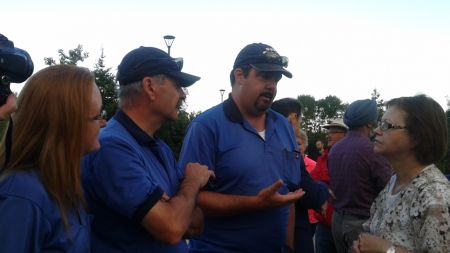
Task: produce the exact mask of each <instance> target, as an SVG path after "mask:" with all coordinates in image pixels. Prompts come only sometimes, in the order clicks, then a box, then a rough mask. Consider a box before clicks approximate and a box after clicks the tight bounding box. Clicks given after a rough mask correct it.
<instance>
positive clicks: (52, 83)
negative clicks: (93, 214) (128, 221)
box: [0, 65, 94, 231]
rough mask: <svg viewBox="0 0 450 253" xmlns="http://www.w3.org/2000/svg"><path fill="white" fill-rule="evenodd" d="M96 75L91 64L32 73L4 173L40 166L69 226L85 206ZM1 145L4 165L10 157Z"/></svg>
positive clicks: (16, 118)
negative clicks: (86, 160) (83, 175)
mask: <svg viewBox="0 0 450 253" xmlns="http://www.w3.org/2000/svg"><path fill="white" fill-rule="evenodd" d="M93 85H94V75H93V74H92V73H91V72H90V71H89V70H88V69H86V68H80V67H76V66H70V65H57V66H51V67H48V68H45V69H43V70H41V71H39V72H37V73H35V74H34V75H33V76H31V77H30V78H29V79H28V81H27V82H26V84H25V86H24V87H23V89H22V91H21V92H20V95H19V97H18V99H17V104H18V106H19V109H18V110H17V111H16V112H15V113H14V114H13V115H12V119H13V121H14V128H13V133H12V140H13V145H12V151H11V159H10V162H9V164H8V166H7V168H6V172H5V173H4V174H5V175H8V174H12V173H14V172H18V171H26V170H37V171H39V172H40V176H41V179H42V184H43V186H44V188H45V189H46V190H47V192H48V193H49V194H51V195H52V196H53V197H54V199H55V200H56V203H57V204H58V206H59V210H60V213H61V217H62V219H63V222H64V227H65V228H66V230H67V231H69V230H68V228H69V223H68V220H67V214H68V213H69V212H70V211H71V210H75V213H76V214H77V215H79V209H78V208H79V206H80V204H81V205H82V206H83V208H85V209H86V204H85V201H84V199H83V194H82V188H81V176H80V167H81V160H82V158H83V154H84V142H85V136H86V129H87V123H88V120H89V118H88V113H89V109H90V104H91V96H92V89H93ZM4 154H5V147H4V145H2V147H1V161H0V166H1V167H3V163H4V160H5V155H4Z"/></svg>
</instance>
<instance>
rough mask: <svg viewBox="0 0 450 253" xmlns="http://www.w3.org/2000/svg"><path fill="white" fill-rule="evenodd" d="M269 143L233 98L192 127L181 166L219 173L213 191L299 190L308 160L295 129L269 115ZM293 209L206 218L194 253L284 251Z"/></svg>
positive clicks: (245, 193)
mask: <svg viewBox="0 0 450 253" xmlns="http://www.w3.org/2000/svg"><path fill="white" fill-rule="evenodd" d="M266 115H267V117H266V129H265V140H263V139H262V138H261V136H260V135H259V133H258V132H257V131H256V130H255V129H254V128H253V127H252V126H251V125H250V124H249V123H248V122H247V120H245V118H244V117H243V116H242V114H241V113H240V111H239V109H238V107H237V106H236V104H235V103H234V101H233V99H232V98H231V97H230V98H229V99H228V100H226V101H225V102H224V103H222V104H220V105H218V106H216V107H213V108H211V109H210V110H208V111H206V112H204V113H202V114H201V115H199V116H198V117H197V118H196V119H195V120H194V121H193V122H191V124H190V125H189V127H188V130H187V133H186V137H185V140H184V144H183V149H182V152H181V155H180V160H179V161H180V165H181V167H182V168H183V167H184V166H185V165H186V164H187V163H190V162H194V163H195V162H198V163H200V164H203V165H206V166H208V168H209V169H211V170H213V171H214V173H215V174H216V179H215V180H212V181H211V183H210V184H209V190H210V191H212V192H217V193H222V194H228V195H243V196H255V195H257V194H258V193H259V192H260V191H261V190H263V189H265V188H267V187H269V186H270V185H272V184H274V183H275V182H276V181H277V180H279V179H282V180H283V182H284V183H283V186H282V187H281V188H280V189H279V190H278V193H280V194H283V195H284V194H287V193H289V191H290V190H291V191H293V190H296V189H298V187H299V184H300V170H299V168H300V162H301V161H302V156H301V155H300V154H299V152H298V146H297V142H296V139H295V135H294V131H293V129H292V126H291V124H290V123H289V122H288V121H287V120H286V119H285V118H284V117H283V116H282V115H280V114H278V113H276V112H274V111H272V110H269V111H268V112H267V114H266ZM288 213H289V206H286V207H283V208H278V209H273V210H267V211H262V212H256V213H248V214H244V215H238V216H229V217H225V218H207V217H205V227H204V230H203V234H202V235H201V236H199V237H196V238H194V239H192V240H190V242H189V249H190V251H191V252H282V249H283V246H284V244H285V242H286V227H287V219H288Z"/></svg>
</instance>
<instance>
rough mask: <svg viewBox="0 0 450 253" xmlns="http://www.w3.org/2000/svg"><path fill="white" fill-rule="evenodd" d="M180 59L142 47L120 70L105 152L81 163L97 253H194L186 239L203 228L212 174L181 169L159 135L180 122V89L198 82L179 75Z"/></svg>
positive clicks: (191, 167)
mask: <svg viewBox="0 0 450 253" xmlns="http://www.w3.org/2000/svg"><path fill="white" fill-rule="evenodd" d="M182 67H183V59H182V58H171V57H170V56H169V55H168V54H166V53H165V52H164V51H162V50H159V49H157V48H152V47H140V48H137V49H135V50H132V51H131V52H129V53H128V54H127V55H126V56H125V57H124V58H123V60H122V62H121V63H120V65H119V67H118V73H117V80H118V81H119V84H120V88H119V110H118V111H117V113H116V115H114V117H113V118H112V119H111V120H110V121H109V122H108V124H109V127H105V128H104V129H103V130H102V131H101V133H100V137H99V138H100V140H99V141H100V144H101V149H100V150H99V151H97V152H96V153H93V154H92V155H89V156H86V157H85V158H84V160H83V168H82V182H83V188H84V193H85V198H86V201H87V203H88V206H89V210H90V211H91V213H92V214H93V215H95V220H94V221H93V223H92V226H91V227H92V252H94V253H95V252H102V253H103V252H109V253H111V252H113V253H114V252H135V253H136V252H137V253H138V252H188V249H187V245H186V242H185V240H182V239H183V238H184V239H189V238H192V237H193V236H197V235H199V234H200V233H201V231H202V229H203V213H202V211H201V210H200V209H199V208H196V205H197V204H196V202H197V196H198V192H199V190H200V188H202V187H203V186H204V185H205V184H206V183H207V181H208V180H209V179H210V178H214V172H213V171H211V170H208V168H207V167H206V166H201V165H199V164H191V163H189V164H186V165H185V167H183V169H181V168H180V167H179V166H178V164H177V161H176V160H175V157H174V155H173V153H172V151H171V150H170V148H169V147H168V146H167V145H166V144H165V143H164V142H163V141H161V140H160V139H158V138H157V137H156V136H155V135H154V133H155V132H156V131H157V130H158V129H159V128H160V127H161V126H162V125H163V124H164V123H166V122H173V121H176V120H177V117H178V111H179V108H180V106H181V104H182V102H183V101H184V99H185V98H186V95H185V93H184V91H183V89H182V87H188V86H190V85H192V84H193V83H195V82H196V81H198V80H199V79H200V78H199V77H197V76H193V75H190V74H186V73H183V72H181V69H182Z"/></svg>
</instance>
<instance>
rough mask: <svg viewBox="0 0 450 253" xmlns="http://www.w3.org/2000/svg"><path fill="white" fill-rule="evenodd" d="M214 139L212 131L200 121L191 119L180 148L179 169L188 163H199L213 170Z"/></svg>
mask: <svg viewBox="0 0 450 253" xmlns="http://www.w3.org/2000/svg"><path fill="white" fill-rule="evenodd" d="M214 142H215V140H214V137H213V134H212V132H211V131H210V129H209V128H207V127H206V126H205V125H203V124H202V123H199V122H196V121H193V122H192V123H191V124H189V126H188V129H187V131H186V137H185V138H184V143H183V148H182V150H181V154H180V159H179V164H180V167H181V169H182V170H183V171H184V168H185V167H186V165H187V164H188V163H199V164H201V165H206V166H208V169H210V170H213V171H214V170H215V161H216V156H215V144H214Z"/></svg>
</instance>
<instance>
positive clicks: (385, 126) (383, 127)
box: [378, 120, 408, 131]
mask: <svg viewBox="0 0 450 253" xmlns="http://www.w3.org/2000/svg"><path fill="white" fill-rule="evenodd" d="M378 125H379V126H380V129H381V131H387V130H388V129H390V128H392V129H408V127H405V126H396V125H392V124H390V123H387V122H386V120H383V121H381V122H379V123H378Z"/></svg>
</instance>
